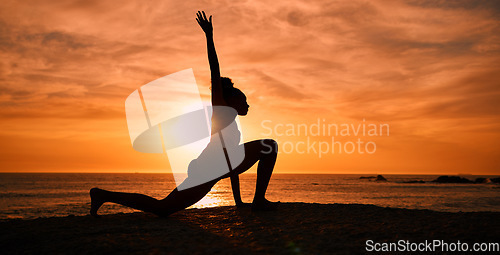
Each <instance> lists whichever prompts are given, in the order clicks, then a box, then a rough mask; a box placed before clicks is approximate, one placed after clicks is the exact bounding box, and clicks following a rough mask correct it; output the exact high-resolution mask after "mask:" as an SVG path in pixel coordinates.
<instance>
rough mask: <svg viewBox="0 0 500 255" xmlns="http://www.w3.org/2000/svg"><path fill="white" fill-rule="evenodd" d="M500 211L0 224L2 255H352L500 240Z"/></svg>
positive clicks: (129, 217) (221, 211)
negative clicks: (393, 246) (403, 245)
mask: <svg viewBox="0 0 500 255" xmlns="http://www.w3.org/2000/svg"><path fill="white" fill-rule="evenodd" d="M499 219H500V213H496V212H495V213H489V212H480V213H444V212H434V211H429V210H408V209H394V208H382V207H377V206H372V205H347V204H306V203H283V204H281V205H280V208H279V210H277V211H271V212H258V213H254V212H251V211H250V209H247V208H244V209H236V208H235V207H217V208H206V209H190V210H184V211H182V212H179V213H176V214H174V215H172V216H171V217H169V218H158V217H156V216H154V215H151V214H146V213H132V214H116V215H107V216H103V217H102V218H98V219H96V218H92V217H90V216H68V217H64V218H39V219H35V220H11V221H4V222H0V253H1V254H19V253H24V254H54V253H56V254H75V253H76V254H109V253H111V254H121V253H134V254H255V253H259V254H352V253H364V252H366V250H365V248H366V247H367V246H366V245H365V243H366V241H367V240H373V241H374V242H398V241H399V240H409V241H411V242H418V243H420V242H425V241H426V240H428V241H430V242H432V240H433V239H436V240H443V241H445V242H448V243H456V242H457V241H460V242H461V243H464V242H465V243H468V244H469V248H471V247H472V244H473V243H475V242H499V241H500V240H499V239H500V224H499V222H500V220H499Z"/></svg>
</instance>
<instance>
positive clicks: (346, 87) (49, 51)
mask: <svg viewBox="0 0 500 255" xmlns="http://www.w3.org/2000/svg"><path fill="white" fill-rule="evenodd" d="M198 10H205V11H206V12H207V13H210V14H213V20H214V21H213V23H214V40H215V46H216V49H217V53H218V56H219V61H220V65H221V73H222V76H227V77H230V78H232V79H233V82H234V83H235V86H236V87H238V88H240V89H241V90H242V91H243V92H245V93H246V96H247V98H248V103H249V105H250V110H249V113H248V115H247V116H245V117H240V119H239V122H240V124H241V129H242V130H243V133H242V135H243V139H244V141H250V140H254V139H261V138H268V137H270V138H274V139H276V140H277V141H278V142H279V145H280V154H279V156H278V161H277V164H276V168H275V173H332V174H334V173H342V174H349V173H353V174H354V173H356V174H357V173H380V174H458V173H462V174H500V161H499V159H500V146H499V145H500V84H499V73H500V65H499V63H500V26H499V25H500V22H499V15H498V14H499V13H500V6H499V4H498V3H497V2H495V1H454V2H449V3H447V2H445V1H443V2H439V1H438V2H435V1H411V0H408V1H380V2H375V1H306V0H295V1H286V2H280V1H274V2H272V1H208V2H204V1H147V2H144V1H127V2H123V1H21V2H20V1H9V0H7V1H2V2H1V3H0V31H1V32H0V56H1V59H2V60H1V61H0V79H1V82H0V106H1V111H0V139H1V140H2V146H1V148H0V162H1V165H0V172H144V173H146V172H153V173H166V172H169V171H170V165H169V161H168V158H167V156H166V155H165V154H146V153H140V152H137V151H135V150H134V149H133V148H132V145H131V141H130V137H129V132H128V129H127V120H126V115H125V100H126V98H127V97H128V95H130V94H131V93H132V92H134V91H135V90H137V89H138V88H139V87H141V86H143V85H144V84H147V83H148V82H151V81H153V80H155V79H158V78H160V77H163V76H165V75H168V74H172V73H175V72H178V71H181V70H185V69H189V68H192V69H193V72H194V75H195V77H196V81H197V84H198V89H199V91H200V93H201V99H202V100H205V101H206V100H209V95H210V70H209V65H208V61H207V53H206V45H205V38H204V34H203V32H202V31H201V30H200V28H199V26H198V24H197V23H196V21H195V13H196V11H198ZM179 107H180V108H185V109H191V108H192V102H185V103H184V104H182V105H179ZM318 122H319V125H320V126H321V125H323V127H324V126H325V125H326V127H327V128H328V127H329V126H328V125H330V129H331V130H334V129H332V128H337V129H338V130H337V133H335V134H333V131H332V133H330V134H328V133H325V132H320V133H318V135H312V134H311V133H309V134H305V133H304V132H303V131H304V129H302V130H300V128H299V127H300V126H302V127H306V128H311V127H312V126H313V125H316V124H317V123H318ZM343 124H345V125H347V127H349V128H350V127H353V128H350V132H349V133H348V134H347V133H344V134H345V135H342V133H341V130H342V127H343V126H342V125H343ZM360 125H361V126H360ZM363 125H365V126H363ZM370 125H373V126H370ZM344 127H345V126H344ZM359 127H365V131H366V133H364V134H363V133H362V132H361V131H359V130H363V129H359ZM374 127H376V129H377V130H376V131H373V128H374ZM384 127H386V128H385V129H384ZM290 128H293V129H294V130H292V131H290ZM313 128H315V127H313ZM319 128H321V127H319ZM353 129H354V130H358V131H359V132H358V131H355V132H357V135H356V134H355V133H353ZM321 130H322V131H324V130H325V129H321ZM370 130H371V132H372V133H370ZM299 131H300V132H299ZM287 132H288V133H287ZM373 132H376V135H374V133H373ZM370 134H371V135H370ZM332 137H333V141H332ZM358 139H359V140H358ZM335 141H336V142H338V143H337V144H335V143H334V142H335ZM358 141H360V142H363V144H362V145H359V146H361V147H360V148H362V149H363V150H364V153H360V152H359V151H356V152H353V153H347V152H346V150H348V151H349V150H350V148H351V143H352V146H356V147H353V148H358V144H357V142H358ZM307 143H309V145H310V147H311V148H312V147H315V148H316V150H317V151H319V150H324V151H325V153H319V152H317V151H316V152H314V151H312V149H309V150H310V151H307V149H308V148H307ZM312 143H315V144H314V146H312V145H311V144H312ZM346 144H347V145H346ZM327 145H328V146H329V147H328V151H326V147H325V146H327ZM374 145H375V146H374ZM321 146H323V147H321ZM334 146H340V147H334ZM342 146H343V147H342ZM333 148H337V149H336V151H332V150H333ZM340 148H342V150H344V151H343V153H342V152H340ZM346 148H347V149H346ZM374 149H375V150H376V151H373V150H374ZM367 151H368V152H372V151H373V153H368V152H367ZM302 152H303V153H302ZM320 154H321V155H320ZM186 167H187V166H186ZM254 168H255V167H254ZM252 171H255V169H253V170H252ZM207 199H209V200H207V201H206V203H207V204H210V203H211V200H210V199H214V200H216V198H207Z"/></svg>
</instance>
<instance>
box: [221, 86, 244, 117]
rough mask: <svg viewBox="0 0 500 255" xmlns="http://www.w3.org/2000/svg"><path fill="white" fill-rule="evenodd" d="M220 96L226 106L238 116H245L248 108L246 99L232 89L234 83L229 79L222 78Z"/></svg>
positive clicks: (239, 91)
mask: <svg viewBox="0 0 500 255" xmlns="http://www.w3.org/2000/svg"><path fill="white" fill-rule="evenodd" d="M221 84H222V96H223V97H224V101H226V103H227V105H228V106H230V107H232V108H234V109H235V110H236V111H237V112H238V115H243V116H244V115H247V113H248V108H249V107H250V106H249V105H248V104H247V97H246V96H245V94H244V93H243V92H241V90H239V89H237V88H235V87H234V83H233V81H232V80H231V79H230V78H227V77H222V78H221Z"/></svg>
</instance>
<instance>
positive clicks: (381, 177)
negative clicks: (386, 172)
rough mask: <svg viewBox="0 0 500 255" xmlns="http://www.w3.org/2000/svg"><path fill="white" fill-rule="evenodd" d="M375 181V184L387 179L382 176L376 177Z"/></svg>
mask: <svg viewBox="0 0 500 255" xmlns="http://www.w3.org/2000/svg"><path fill="white" fill-rule="evenodd" d="M375 181H377V182H386V181H387V179H386V178H385V177H384V176H382V175H377V179H375Z"/></svg>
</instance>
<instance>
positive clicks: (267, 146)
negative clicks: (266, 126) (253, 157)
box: [261, 139, 278, 154]
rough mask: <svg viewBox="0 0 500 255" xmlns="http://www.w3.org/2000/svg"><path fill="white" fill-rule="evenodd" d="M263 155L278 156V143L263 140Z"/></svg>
mask: <svg viewBox="0 0 500 255" xmlns="http://www.w3.org/2000/svg"><path fill="white" fill-rule="evenodd" d="M261 145H262V147H263V148H262V153H264V154H276V153H278V143H277V142H276V141H275V140H273V139H264V140H261Z"/></svg>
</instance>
